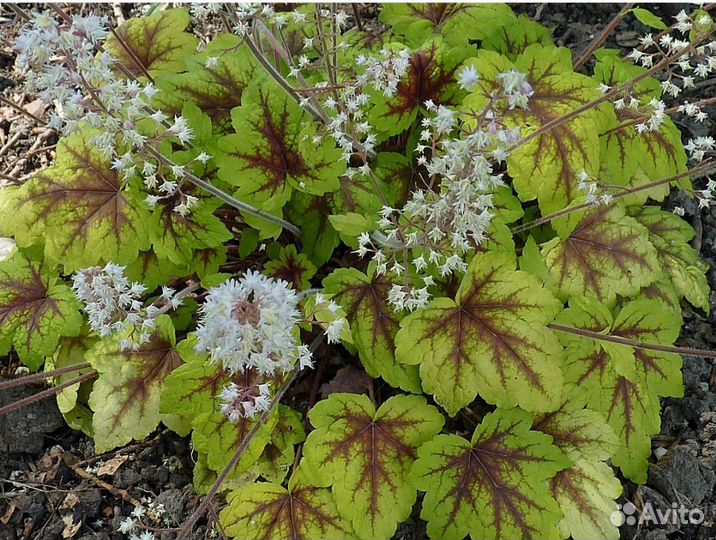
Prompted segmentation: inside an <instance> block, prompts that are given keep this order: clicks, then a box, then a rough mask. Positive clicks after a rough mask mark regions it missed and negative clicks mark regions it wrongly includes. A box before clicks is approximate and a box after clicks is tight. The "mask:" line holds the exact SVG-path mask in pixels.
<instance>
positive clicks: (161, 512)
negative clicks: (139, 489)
mask: <svg viewBox="0 0 716 540" xmlns="http://www.w3.org/2000/svg"><path fill="white" fill-rule="evenodd" d="M141 502H142V503H143V504H142V506H135V507H134V509H133V510H132V513H131V515H130V516H128V517H126V518H124V519H123V520H122V521H120V523H119V527H118V528H117V532H119V533H121V534H124V535H126V536H127V537H128V538H129V540H155V538H156V537H155V536H154V533H153V532H151V531H149V530H143V531H141V532H140V531H139V529H141V528H143V525H142V522H141V521H142V519H143V518H148V519H150V520H151V521H153V522H155V523H157V524H159V523H160V522H161V521H162V519H163V518H164V519H165V514H166V510H165V508H164V505H163V504H161V503H156V501H152V500H150V499H149V498H148V497H143V498H142V501H141Z"/></svg>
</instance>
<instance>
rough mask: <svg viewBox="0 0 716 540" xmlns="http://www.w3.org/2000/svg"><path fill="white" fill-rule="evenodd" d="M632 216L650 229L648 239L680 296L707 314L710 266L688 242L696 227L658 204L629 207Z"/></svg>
mask: <svg viewBox="0 0 716 540" xmlns="http://www.w3.org/2000/svg"><path fill="white" fill-rule="evenodd" d="M629 215H630V216H632V217H634V219H636V220H637V221H638V222H639V223H641V224H642V225H644V227H646V228H647V229H648V230H649V241H650V242H651V243H652V244H653V245H654V247H655V248H656V253H657V255H658V257H659V262H660V263H661V267H662V268H663V269H664V272H665V273H666V274H667V276H668V277H669V279H670V280H671V282H672V283H673V285H674V288H675V289H676V292H677V293H678V294H679V296H685V297H686V299H687V300H688V301H689V302H691V303H692V304H693V305H694V306H696V307H699V308H701V309H703V310H704V311H705V312H706V313H708V312H709V309H710V307H711V302H710V298H709V296H710V288H709V284H708V280H707V279H706V275H705V273H706V272H707V271H708V269H709V265H708V264H707V263H706V262H705V261H703V260H701V258H700V257H699V253H698V252H697V251H696V250H695V249H694V248H693V247H691V245H690V244H689V242H690V241H691V240H692V239H693V237H694V235H695V234H696V233H695V231H694V229H693V227H691V225H689V224H688V223H687V222H686V221H684V220H683V219H681V218H680V217H679V216H677V215H676V214H674V213H672V212H664V211H663V210H660V209H659V208H657V207H655V206H644V207H641V208H632V209H629Z"/></svg>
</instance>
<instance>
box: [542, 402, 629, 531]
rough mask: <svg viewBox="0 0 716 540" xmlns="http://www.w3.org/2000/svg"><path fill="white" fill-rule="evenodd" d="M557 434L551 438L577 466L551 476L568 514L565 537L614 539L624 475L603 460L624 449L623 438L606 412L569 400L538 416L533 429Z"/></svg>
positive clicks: (563, 522) (562, 527) (554, 491)
mask: <svg viewBox="0 0 716 540" xmlns="http://www.w3.org/2000/svg"><path fill="white" fill-rule="evenodd" d="M532 429H535V430H537V431H541V432H542V433H546V434H548V435H550V436H551V437H552V442H553V443H554V444H555V445H556V446H557V447H558V448H559V449H560V450H562V451H563V452H564V453H565V455H566V456H567V457H568V458H569V459H570V460H571V461H572V463H573V464H572V466H571V467H570V468H568V469H564V470H562V471H560V472H558V473H557V475H556V476H555V477H554V478H552V480H551V481H550V486H551V489H552V494H553V495H554V498H555V499H557V502H558V503H559V506H560V508H561V509H562V513H563V514H564V517H563V518H562V520H561V521H560V523H559V529H560V532H561V533H562V535H561V538H567V537H571V538H573V539H574V540H611V539H612V538H618V537H619V531H618V529H617V528H616V527H615V526H614V525H613V524H612V523H611V521H610V516H611V514H612V513H613V512H615V511H616V510H617V505H616V503H615V502H614V499H616V498H617V497H618V496H619V495H621V492H622V485H621V482H620V481H619V479H617V478H616V477H615V476H614V471H613V470H612V468H611V467H610V466H609V465H607V464H606V463H604V461H605V460H607V459H609V458H611V457H612V455H614V453H615V452H616V451H617V449H618V448H619V441H618V439H617V437H616V435H615V434H614V432H613V431H612V429H611V428H610V427H609V426H608V425H607V423H606V422H605V420H604V417H603V416H602V415H601V414H599V413H597V412H595V411H591V410H589V409H582V408H581V406H579V405H577V404H575V403H573V402H568V403H565V404H564V405H563V406H562V407H561V408H560V409H559V410H557V411H555V412H553V413H549V414H546V415H543V416H541V417H539V418H537V419H535V423H534V425H533V428H532Z"/></svg>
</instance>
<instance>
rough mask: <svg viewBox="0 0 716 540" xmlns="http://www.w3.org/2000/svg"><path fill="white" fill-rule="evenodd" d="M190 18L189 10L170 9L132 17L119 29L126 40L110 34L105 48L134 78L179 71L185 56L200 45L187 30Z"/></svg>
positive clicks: (119, 33) (118, 31)
mask: <svg viewBox="0 0 716 540" xmlns="http://www.w3.org/2000/svg"><path fill="white" fill-rule="evenodd" d="M190 20H191V19H190V17H189V12H188V11H187V10H186V9H167V10H165V11H160V12H159V13H156V14H154V15H151V16H149V17H137V18H134V19H130V20H128V21H127V22H125V23H124V24H122V25H121V26H120V27H119V28H117V34H118V35H119V36H120V38H121V39H122V43H120V42H119V41H118V40H117V39H116V38H115V37H114V36H109V37H108V38H107V41H106V42H105V44H104V48H105V49H106V50H107V52H109V53H110V54H111V55H112V56H113V57H114V58H116V59H117V60H118V61H119V63H121V64H122V65H123V66H124V67H125V68H126V69H127V71H129V72H130V73H131V74H132V76H134V77H142V76H143V75H144V73H145V71H148V72H149V73H150V74H151V75H155V74H157V73H161V72H167V71H168V72H174V73H176V72H178V71H181V69H182V68H183V67H184V66H183V60H184V58H186V57H187V56H189V55H191V54H192V53H193V52H194V51H195V50H196V47H197V46H198V45H199V40H198V39H197V38H196V37H195V36H192V35H191V34H190V33H188V32H185V31H184V30H186V27H187V26H189V22H190ZM127 49H129V51H131V53H130V52H128V51H127ZM137 62H139V64H140V65H137ZM118 73H121V72H120V71H119V70H118Z"/></svg>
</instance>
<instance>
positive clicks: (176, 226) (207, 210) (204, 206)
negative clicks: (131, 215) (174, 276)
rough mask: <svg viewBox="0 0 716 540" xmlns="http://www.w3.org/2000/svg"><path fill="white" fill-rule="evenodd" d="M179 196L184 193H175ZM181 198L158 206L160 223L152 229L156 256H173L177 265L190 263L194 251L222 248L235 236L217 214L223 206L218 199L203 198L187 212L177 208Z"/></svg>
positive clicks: (168, 257)
mask: <svg viewBox="0 0 716 540" xmlns="http://www.w3.org/2000/svg"><path fill="white" fill-rule="evenodd" d="M175 197H176V198H177V199H178V198H180V195H178V194H177V195H175ZM174 203H176V204H179V201H167V204H162V205H158V206H157V209H156V210H155V212H154V216H153V219H154V221H155V223H156V226H155V227H153V228H152V230H154V231H156V235H154V236H153V238H152V245H153V246H154V251H155V252H156V256H157V257H158V258H160V259H169V260H170V261H171V262H172V263H174V264H176V265H188V264H190V263H192V262H193V261H194V251H195V250H197V249H203V248H218V247H220V246H222V245H223V243H224V242H226V241H227V240H231V239H232V238H233V237H234V235H233V234H232V233H231V231H229V230H228V229H227V228H226V227H225V226H224V224H223V223H222V221H221V220H220V219H219V218H218V217H216V216H215V215H214V211H215V210H216V209H217V208H218V207H219V206H221V204H222V203H221V201H219V200H218V199H215V198H211V199H206V198H205V199H200V200H199V202H198V203H197V205H196V206H195V207H193V208H192V209H191V212H189V213H188V214H186V215H181V214H180V213H178V212H175V211H174V207H175V204H174Z"/></svg>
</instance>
